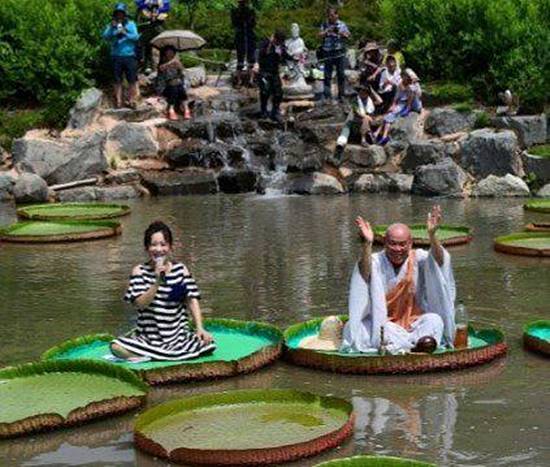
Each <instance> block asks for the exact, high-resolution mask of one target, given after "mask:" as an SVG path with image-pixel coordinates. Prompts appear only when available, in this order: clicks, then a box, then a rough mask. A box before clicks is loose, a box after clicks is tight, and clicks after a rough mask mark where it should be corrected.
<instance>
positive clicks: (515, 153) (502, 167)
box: [460, 128, 523, 178]
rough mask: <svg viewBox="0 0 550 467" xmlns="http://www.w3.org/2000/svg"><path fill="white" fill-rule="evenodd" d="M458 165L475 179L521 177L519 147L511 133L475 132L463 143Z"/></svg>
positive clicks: (508, 131) (485, 129)
mask: <svg viewBox="0 0 550 467" xmlns="http://www.w3.org/2000/svg"><path fill="white" fill-rule="evenodd" d="M461 154H462V156H461V163H460V165H461V166H462V167H463V168H464V169H466V170H468V171H469V172H471V173H472V174H474V175H475V176H476V177H480V178H485V177H487V176H488V175H501V176H504V175H506V174H508V173H511V174H513V175H518V176H520V177H521V176H523V167H522V162H521V157H520V154H519V146H518V140H517V137H516V135H515V134H514V132H513V131H510V130H504V131H495V130H492V129H489V128H483V129H481V130H475V131H472V132H471V133H470V135H469V136H468V138H467V139H466V140H465V141H464V143H463V145H462V149H461Z"/></svg>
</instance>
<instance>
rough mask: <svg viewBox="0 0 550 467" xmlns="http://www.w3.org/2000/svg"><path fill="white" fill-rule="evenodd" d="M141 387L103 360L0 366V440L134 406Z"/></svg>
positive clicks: (142, 395)
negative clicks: (0, 367)
mask: <svg viewBox="0 0 550 467" xmlns="http://www.w3.org/2000/svg"><path fill="white" fill-rule="evenodd" d="M146 393H147V386H146V385H145V384H144V383H143V382H142V381H141V380H140V379H139V378H138V377H137V376H135V375H134V374H133V373H132V372H131V371H129V370H126V369H124V368H117V367H115V366H113V365H110V364H108V363H100V362H91V361H86V360H81V361H55V362H53V361H52V362H42V363H29V364H26V365H20V366H16V367H8V368H3V369H1V370H0V400H1V401H2V403H1V404H0V438H9V437H14V436H21V435H26V434H30V433H35V432H39V431H46V430H52V429H56V428H61V427H66V426H71V425H77V424H81V423H84V422H87V421H89V420H93V419H96V418H101V417H106V416H111V415H115V414H119V413H123V412H126V411H128V410H131V409H134V408H136V407H139V406H140V405H141V404H142V403H143V402H144V399H145V395H146Z"/></svg>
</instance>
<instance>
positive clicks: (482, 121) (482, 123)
mask: <svg viewBox="0 0 550 467" xmlns="http://www.w3.org/2000/svg"><path fill="white" fill-rule="evenodd" d="M490 125H491V118H490V117H489V115H488V114H487V112H479V113H478V114H477V115H476V121H475V122H474V128H487V127H488V126H490Z"/></svg>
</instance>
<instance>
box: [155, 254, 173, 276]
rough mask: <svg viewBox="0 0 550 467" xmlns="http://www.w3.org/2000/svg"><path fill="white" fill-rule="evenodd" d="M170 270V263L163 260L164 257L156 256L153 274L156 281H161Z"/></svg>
mask: <svg viewBox="0 0 550 467" xmlns="http://www.w3.org/2000/svg"><path fill="white" fill-rule="evenodd" d="M169 272H170V263H169V262H165V261H164V259H162V261H161V258H158V259H157V260H155V275H156V276H157V282H162V279H163V277H166V274H168V273H169Z"/></svg>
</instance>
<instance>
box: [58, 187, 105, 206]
mask: <svg viewBox="0 0 550 467" xmlns="http://www.w3.org/2000/svg"><path fill="white" fill-rule="evenodd" d="M95 190H96V187H93V186H84V187H79V188H71V189H68V190H61V191H57V192H56V198H57V200H58V201H60V202H62V203H73V202H88V201H97V195H96V191H95Z"/></svg>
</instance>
